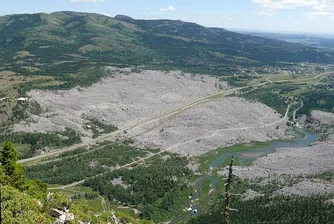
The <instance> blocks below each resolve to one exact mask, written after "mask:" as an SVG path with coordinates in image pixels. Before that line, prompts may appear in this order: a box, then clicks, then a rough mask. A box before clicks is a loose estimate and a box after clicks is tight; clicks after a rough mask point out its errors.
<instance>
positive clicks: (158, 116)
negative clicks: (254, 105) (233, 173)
mask: <svg viewBox="0 0 334 224" xmlns="http://www.w3.org/2000/svg"><path fill="white" fill-rule="evenodd" d="M330 74H334V72H325V73H321V74H319V75H317V76H315V77H311V78H306V79H301V80H299V81H307V80H311V79H316V78H319V77H322V76H325V75H330ZM289 81H293V80H281V81H270V80H267V81H266V82H263V83H259V84H256V85H250V86H252V87H260V86H264V85H266V84H268V83H273V82H274V83H282V82H289ZM250 86H249V85H247V86H244V87H239V88H233V89H230V90H226V91H218V92H217V91H216V92H214V93H212V94H210V95H208V96H205V97H202V98H200V99H197V100H195V101H193V102H191V103H188V104H186V105H184V106H182V107H179V108H176V109H174V110H171V111H168V112H166V113H163V114H160V115H157V116H154V117H152V118H148V119H144V120H142V121H138V122H135V123H132V124H128V125H126V126H124V127H122V128H120V129H119V130H117V131H115V132H112V133H109V134H105V135H102V136H100V137H98V138H95V139H92V140H89V141H87V142H83V143H79V144H76V145H73V146H70V147H67V148H63V149H59V150H53V151H51V152H47V153H44V154H41V155H37V156H34V157H31V158H27V159H22V160H19V161H18V163H23V164H24V163H28V162H32V161H35V160H40V159H43V158H46V157H49V156H53V155H58V154H60V153H63V152H67V151H72V150H75V149H77V148H80V147H85V146H89V145H90V144H94V143H97V142H102V141H104V140H108V139H110V138H111V137H113V136H116V135H119V134H122V133H123V132H124V131H127V130H129V129H133V128H136V127H140V126H143V125H146V124H149V123H152V122H154V121H157V120H160V119H163V118H168V117H170V116H172V115H174V114H177V113H180V112H182V111H184V110H187V109H189V108H191V107H194V106H196V105H198V104H200V103H203V102H205V101H208V100H213V99H214V97H217V96H221V94H224V95H225V96H227V95H230V94H232V93H234V92H236V91H239V90H242V89H245V88H248V87H250ZM238 130H245V129H238Z"/></svg>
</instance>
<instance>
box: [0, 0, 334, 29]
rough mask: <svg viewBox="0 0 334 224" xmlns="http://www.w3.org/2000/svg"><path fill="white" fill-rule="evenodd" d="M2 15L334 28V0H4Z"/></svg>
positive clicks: (207, 24) (263, 26) (224, 25)
mask: <svg viewBox="0 0 334 224" xmlns="http://www.w3.org/2000/svg"><path fill="white" fill-rule="evenodd" d="M0 3H1V4H0V5H1V8H0V14H1V15H5V14H14V13H35V12H47V13H49V12H54V11H64V10H68V11H80V12H95V13H100V14H105V15H109V16H115V15H117V14H123V15H129V16H132V17H134V18H138V19H162V18H168V19H181V20H184V21H191V22H196V23H199V24H201V25H205V26H210V27H223V28H228V29H231V28H236V29H257V30H264V31H265V30H266V31H292V32H311V33H312V32H314V33H334V0H205V1H202V0H0Z"/></svg>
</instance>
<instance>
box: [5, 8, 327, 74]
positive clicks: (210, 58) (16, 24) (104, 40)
mask: <svg viewBox="0 0 334 224" xmlns="http://www.w3.org/2000/svg"><path fill="white" fill-rule="evenodd" d="M21 51H26V52H29V53H30V56H27V57H28V58H23V57H19V58H18V57H17V54H18V52H21ZM31 55H34V57H32V56H31ZM71 55H72V56H71ZM73 55H76V56H75V57H74V56H73ZM0 56H1V58H2V60H0V63H1V62H2V63H1V64H2V65H1V64H0V67H4V68H5V69H9V70H14V71H16V72H20V71H21V70H22V67H23V65H22V63H23V62H24V64H25V65H24V67H34V68H35V69H33V70H34V71H35V73H40V74H44V75H45V74H50V73H55V75H59V73H60V72H62V73H66V72H68V71H69V70H73V71H74V70H76V69H77V67H82V66H83V64H94V63H95V64H98V65H108V64H110V63H113V64H120V65H151V66H155V67H165V68H170V67H172V68H177V69H182V70H187V69H193V70H196V71H199V72H203V73H226V72H228V71H230V70H233V69H234V68H236V67H240V66H242V67H247V66H263V65H272V64H276V65H278V66H279V65H280V64H282V62H283V63H299V62H314V63H334V53H330V52H327V51H324V50H322V49H318V48H313V47H309V46H304V45H301V44H297V43H288V42H285V41H280V40H272V39H267V38H262V37H256V36H250V35H244V34H239V33H236V32H232V31H228V30H226V29H223V28H208V27H204V26H201V25H198V24H196V23H189V22H184V21H180V20H137V19H133V18H131V17H128V16H124V15H117V16H115V17H114V18H112V17H108V16H105V15H100V14H95V13H81V12H72V11H64V12H53V13H50V14H46V13H36V14H18V15H7V16H2V17H0ZM18 59H20V60H18ZM26 59H27V60H26ZM28 59H29V60H28ZM69 61H73V62H71V63H70V62H69ZM17 62H19V63H17ZM64 62H67V63H64ZM20 63H21V64H20ZM54 63H62V64H61V65H59V64H58V65H57V64H56V65H55V64H54ZM40 64H44V65H46V66H39V65H40ZM51 64H52V66H51ZM66 66H67V67H66ZM64 67H66V68H64ZM37 70H38V71H37ZM64 70H65V71H64Z"/></svg>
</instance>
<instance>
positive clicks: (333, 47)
mask: <svg viewBox="0 0 334 224" xmlns="http://www.w3.org/2000/svg"><path fill="white" fill-rule="evenodd" d="M245 34H247V35H254V36H258V37H263V38H271V39H277V40H283V41H287V42H293V43H300V44H304V45H308V46H311V47H317V48H323V49H325V50H329V51H334V35H319V36H318V35H313V34H286V33H261V32H245Z"/></svg>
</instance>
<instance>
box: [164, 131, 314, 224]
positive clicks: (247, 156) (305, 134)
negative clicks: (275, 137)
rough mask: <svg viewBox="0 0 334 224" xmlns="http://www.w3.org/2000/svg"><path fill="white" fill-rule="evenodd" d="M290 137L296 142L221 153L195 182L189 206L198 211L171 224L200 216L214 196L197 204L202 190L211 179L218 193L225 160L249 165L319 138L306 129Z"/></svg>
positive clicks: (275, 143)
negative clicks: (220, 173) (278, 150)
mask: <svg viewBox="0 0 334 224" xmlns="http://www.w3.org/2000/svg"><path fill="white" fill-rule="evenodd" d="M287 134H289V135H294V136H295V140H294V141H286V140H279V141H273V142H271V143H270V144H269V145H268V146H266V147H265V148H261V149H260V150H259V149H254V147H251V146H250V149H249V150H247V148H246V149H245V150H243V151H237V152H228V153H221V154H220V155H217V159H216V160H214V161H213V162H211V163H210V171H209V173H208V174H207V175H202V176H200V177H198V178H197V179H196V180H195V181H194V192H193V196H192V201H193V203H192V204H189V207H191V208H192V211H194V210H196V211H197V212H196V213H193V212H192V211H189V212H185V213H184V214H183V215H181V216H180V217H177V218H175V219H173V220H172V221H171V222H170V224H175V223H179V222H181V221H185V220H187V219H189V218H190V217H192V216H196V215H199V214H200V213H201V211H202V209H203V206H204V204H206V203H207V202H208V201H209V200H211V197H212V194H210V195H209V196H208V197H207V198H206V199H205V200H204V201H201V202H196V201H197V200H198V199H199V198H200V189H201V187H202V184H203V183H204V182H205V181H206V180H207V179H211V186H212V190H213V192H214V193H215V192H216V191H217V180H218V177H217V176H215V175H214V171H215V170H216V169H217V167H220V166H221V164H222V163H223V162H224V160H225V159H227V158H230V157H232V156H236V157H238V158H239V160H240V163H241V164H248V163H250V162H252V161H254V160H255V159H256V158H258V157H261V156H265V155H267V154H269V153H273V152H275V150H276V149H279V148H297V147H305V146H308V145H309V144H311V143H313V142H315V141H316V140H317V138H318V136H317V134H315V133H313V132H311V131H308V130H306V129H301V128H298V129H297V128H295V129H292V130H290V131H288V133H287Z"/></svg>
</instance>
